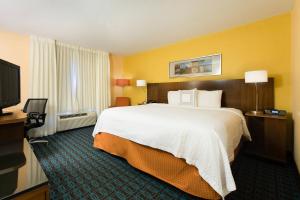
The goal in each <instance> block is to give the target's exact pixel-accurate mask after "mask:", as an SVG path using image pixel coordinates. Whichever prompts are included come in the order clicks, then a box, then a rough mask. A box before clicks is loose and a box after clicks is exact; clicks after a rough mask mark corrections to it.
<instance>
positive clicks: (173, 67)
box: [169, 54, 222, 78]
mask: <svg viewBox="0 0 300 200" xmlns="http://www.w3.org/2000/svg"><path fill="white" fill-rule="evenodd" d="M221 74H222V54H213V55H208V56H201V57H198V58H192V59H187V60H180V61H174V62H170V63H169V77H170V78H176V77H195V76H212V75H221Z"/></svg>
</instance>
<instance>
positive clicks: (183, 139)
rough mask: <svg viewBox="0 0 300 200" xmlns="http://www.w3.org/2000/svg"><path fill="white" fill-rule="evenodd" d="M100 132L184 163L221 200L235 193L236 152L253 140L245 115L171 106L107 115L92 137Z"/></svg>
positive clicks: (111, 110) (133, 108)
mask: <svg viewBox="0 0 300 200" xmlns="http://www.w3.org/2000/svg"><path fill="white" fill-rule="evenodd" d="M99 132H106V133H111V134H113V135H116V136H119V137H122V138H125V139H128V140H131V141H133V142H136V143H139V144H142V145H146V146H150V147H153V148H157V149H160V150H163V151H167V152H169V153H171V154H173V155H174V156H176V157H178V158H183V159H185V160H186V162H187V163H188V164H191V165H194V166H196V167H197V169H198V171H199V174H200V175H201V177H202V178H203V179H204V180H205V181H206V182H207V183H208V184H209V185H210V186H211V187H212V188H213V189H214V190H215V191H216V192H217V193H219V194H220V195H221V196H222V197H225V196H226V195H227V194H228V193H230V192H231V191H234V190H235V189H236V186H235V182H234V179H233V176H232V173H231V168H230V161H232V160H233V159H234V149H235V148H236V147H237V145H238V144H239V141H240V139H241V136H242V135H245V136H246V137H247V138H248V139H250V134H249V131H248V129H247V126H246V123H245V118H244V116H243V114H242V113H241V111H240V110H237V109H233V108H219V109H203V108H194V107H183V106H174V105H168V104H148V105H143V106H130V107H116V108H109V109H106V110H104V111H103V112H102V113H101V115H100V116H99V118H98V121H97V124H96V126H95V129H94V132H93V136H95V135H96V134H97V133H99Z"/></svg>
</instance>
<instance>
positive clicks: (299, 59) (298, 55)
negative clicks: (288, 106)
mask: <svg viewBox="0 0 300 200" xmlns="http://www.w3.org/2000/svg"><path fill="white" fill-rule="evenodd" d="M292 21H293V23H292V30H293V31H292V35H293V38H292V74H293V87H292V96H293V118H294V128H295V132H294V136H295V137H294V142H295V143H294V144H295V145H294V154H295V161H296V163H297V166H298V170H299V171H300V79H299V75H300V0H295V5H294V10H293V15H292Z"/></svg>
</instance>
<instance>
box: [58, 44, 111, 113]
mask: <svg viewBox="0 0 300 200" xmlns="http://www.w3.org/2000/svg"><path fill="white" fill-rule="evenodd" d="M56 55H57V71H58V73H57V77H58V112H59V113H76V112H86V111H96V112H97V113H98V114H99V113H100V112H101V111H102V110H103V109H104V108H107V107H108V106H109V105H110V74H109V73H110V67H109V66H110V65H109V54H108V53H106V52H101V51H99V50H93V49H87V48H81V47H77V46H71V45H68V44H64V43H60V42H58V43H57V45H56Z"/></svg>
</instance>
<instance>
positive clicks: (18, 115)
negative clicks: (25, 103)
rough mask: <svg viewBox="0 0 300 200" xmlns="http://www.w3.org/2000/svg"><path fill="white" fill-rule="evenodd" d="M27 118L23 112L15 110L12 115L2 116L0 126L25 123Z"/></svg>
mask: <svg viewBox="0 0 300 200" xmlns="http://www.w3.org/2000/svg"><path fill="white" fill-rule="evenodd" d="M26 118H27V114H26V113H24V112H22V111H21V110H14V111H13V113H12V114H11V115H4V116H0V125H3V124H14V123H19V122H25V121H26Z"/></svg>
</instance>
